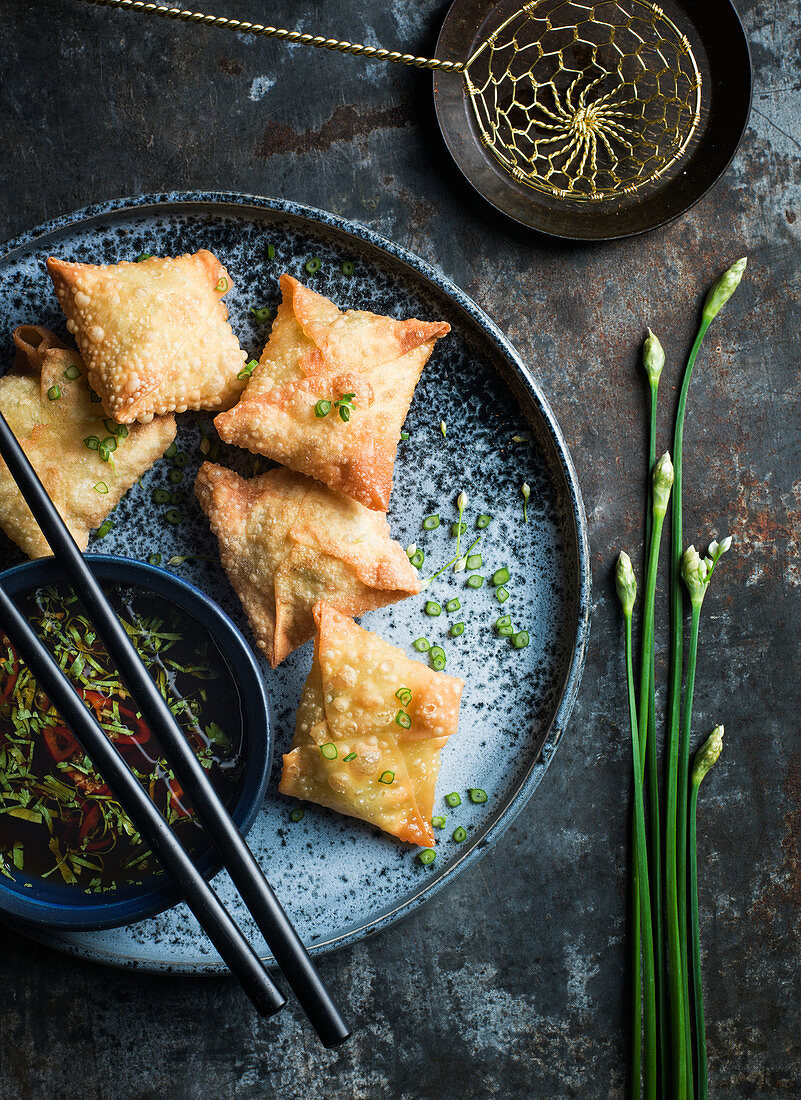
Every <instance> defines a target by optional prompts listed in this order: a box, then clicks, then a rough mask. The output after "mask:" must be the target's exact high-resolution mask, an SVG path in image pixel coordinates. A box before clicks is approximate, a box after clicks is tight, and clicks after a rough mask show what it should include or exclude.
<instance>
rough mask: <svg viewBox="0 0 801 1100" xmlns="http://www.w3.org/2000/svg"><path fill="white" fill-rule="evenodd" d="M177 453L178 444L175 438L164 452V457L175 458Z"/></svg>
mask: <svg viewBox="0 0 801 1100" xmlns="http://www.w3.org/2000/svg"><path fill="white" fill-rule="evenodd" d="M177 454H178V445H177V444H176V442H175V440H173V441H172V443H171V444H170V445H169V447H168V448H167V450H166V451H165V452H164V457H165V458H175V456H176V455H177Z"/></svg>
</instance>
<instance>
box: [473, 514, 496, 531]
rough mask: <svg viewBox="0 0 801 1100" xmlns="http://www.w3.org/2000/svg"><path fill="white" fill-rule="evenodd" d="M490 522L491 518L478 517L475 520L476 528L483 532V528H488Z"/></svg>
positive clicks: (485, 516)
mask: <svg viewBox="0 0 801 1100" xmlns="http://www.w3.org/2000/svg"><path fill="white" fill-rule="evenodd" d="M491 520H492V516H487V515H483V516H479V517H478V519H477V520H476V527H478V528H479V529H480V530H483V529H484V528H485V527H489V525H490V522H491Z"/></svg>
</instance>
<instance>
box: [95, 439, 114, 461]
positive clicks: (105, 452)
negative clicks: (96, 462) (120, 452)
mask: <svg viewBox="0 0 801 1100" xmlns="http://www.w3.org/2000/svg"><path fill="white" fill-rule="evenodd" d="M97 455H98V458H100V459H102V461H103V462H108V460H109V459H110V458H111V451H110V450H109V449H108V447H107V446H106V445H105V443H100V444H98V448H97Z"/></svg>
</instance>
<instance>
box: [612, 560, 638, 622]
mask: <svg viewBox="0 0 801 1100" xmlns="http://www.w3.org/2000/svg"><path fill="white" fill-rule="evenodd" d="M615 588H616V589H617V598H618V599H619V600H620V603H621V606H622V607H623V614H624V615H625V616H626V617H627V618H628V616H629V615H630V614H631V612H632V610H633V608H634V600H635V599H636V597H637V580H636V578H635V576H634V567H633V566H632V564H631V558H630V557H629V556H628V554H627V553H626V551H625V550H621V551H620V556H619V557H618V559H617V566H616V568H615Z"/></svg>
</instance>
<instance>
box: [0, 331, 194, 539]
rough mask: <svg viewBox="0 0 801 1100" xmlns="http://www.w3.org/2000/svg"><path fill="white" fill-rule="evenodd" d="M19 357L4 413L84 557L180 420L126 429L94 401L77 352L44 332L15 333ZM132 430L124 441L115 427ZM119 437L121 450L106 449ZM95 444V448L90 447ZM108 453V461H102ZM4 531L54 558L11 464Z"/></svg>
mask: <svg viewBox="0 0 801 1100" xmlns="http://www.w3.org/2000/svg"><path fill="white" fill-rule="evenodd" d="M14 344H15V345H16V348H17V358H16V363H15V365H14V368H13V370H11V371H10V372H9V373H8V374H6V375H5V376H4V377H3V378H0V410H2V412H3V415H4V416H5V418H6V420H7V421H8V423H9V425H10V426H11V430H12V431H13V432H14V435H15V436H16V437H17V439H18V440H19V441H20V443H21V444H22V449H23V450H24V451H25V453H26V454H27V456H28V458H29V459H30V461H31V463H32V464H33V467H34V469H35V470H36V472H37V474H38V475H39V477H40V478H41V480H42V482H43V483H44V486H45V488H46V489H47V491H48V493H49V494H50V496H51V498H52V500H53V503H54V504H55V505H56V507H57V508H58V510H59V512H60V513H61V516H62V518H63V519H64V522H65V523H66V524H67V526H68V527H69V529H70V531H71V532H72V535H73V537H74V539H75V541H76V542H77V543H78V545H79V546H80V548H81V549H82V550H85V549H86V546H87V543H88V542H89V531H90V530H91V529H92V528H93V527H98V526H99V525H100V524H101V523H102V522H103V520H104V519H105V517H106V516H107V515H108V514H109V512H110V511H111V510H112V508H113V507H114V506H115V504H116V503H117V502H118V501H119V499H120V498H121V497H122V495H123V494H124V493H126V492H127V491H128V489H130V488H131V486H132V485H133V484H134V483H135V482H136V481H137V479H138V478H140V477H141V476H142V474H143V473H144V472H145V471H146V470H147V469H149V468H150V467H151V466H152V465H153V463H154V462H155V461H156V459H158V458H160V457H161V456H162V454H163V453H164V451H165V450H166V449H167V447H169V445H170V443H172V441H173V439H174V438H175V417H174V416H160V417H158V418H157V419H155V420H153V421H152V423H150V424H136V425H134V426H133V427H131V428H129V429H125V428H123V429H119V428H117V425H115V424H114V423H113V422H112V421H111V420H109V421H108V422H107V423H104V417H105V413H104V412H103V407H102V405H101V404H100V403H99V402H97V401H92V395H91V391H90V389H89V386H88V384H87V381H86V367H85V365H84V363H83V360H82V359H81V357H80V356H79V355H78V353H77V351H73V350H71V349H70V348H68V347H66V345H64V344H62V343H61V341H60V340H59V339H58V337H56V336H54V335H53V333H52V332H48V331H47V329H45V328H39V327H38V326H37V325H22V326H21V327H20V328H18V329H17V330H16V331H15V332H14ZM110 427H111V428H116V429H117V431H124V432H126V433H127V434H126V435H125V437H123V436H122V435H121V434H120V435H116V434H115V433H114V432H112V431H110V430H109V428H110ZM109 438H111V439H112V440H113V442H116V444H117V446H116V449H115V450H114V451H113V452H111V453H109V451H110V446H109V450H108V451H107V450H105V449H104V450H100V449H99V446H98V445H99V444H100V443H102V442H103V441H104V440H106V439H109ZM86 439H89V440H90V441H92V445H93V447H94V449H92V450H90V448H89V447H88V446H87V445H86V443H85V442H84V441H85V440H86ZM105 453H108V458H109V461H108V462H104V461H103V459H102V458H101V457H100V455H101V454H105ZM0 527H2V528H3V530H4V531H5V533H6V534H7V535H8V537H9V538H10V539H13V541H14V542H15V543H16V544H17V546H19V548H20V549H21V550H23V551H24V552H25V553H26V554H27V555H28V556H29V557H31V558H40V557H45V556H47V555H48V554H50V553H51V550H50V547H49V546H48V544H47V542H46V540H45V537H44V535H43V534H42V532H41V531H40V530H39V528H38V527H37V525H36V523H35V522H34V518H33V516H32V515H31V513H30V511H29V509H28V506H27V504H26V503H25V501H24V500H23V499H22V495H21V494H20V491H19V489H17V486H16V484H15V483H14V480H13V478H12V477H11V474H10V473H9V472H8V468H7V466H6V465H5V463H4V462H3V461H2V460H0Z"/></svg>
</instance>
